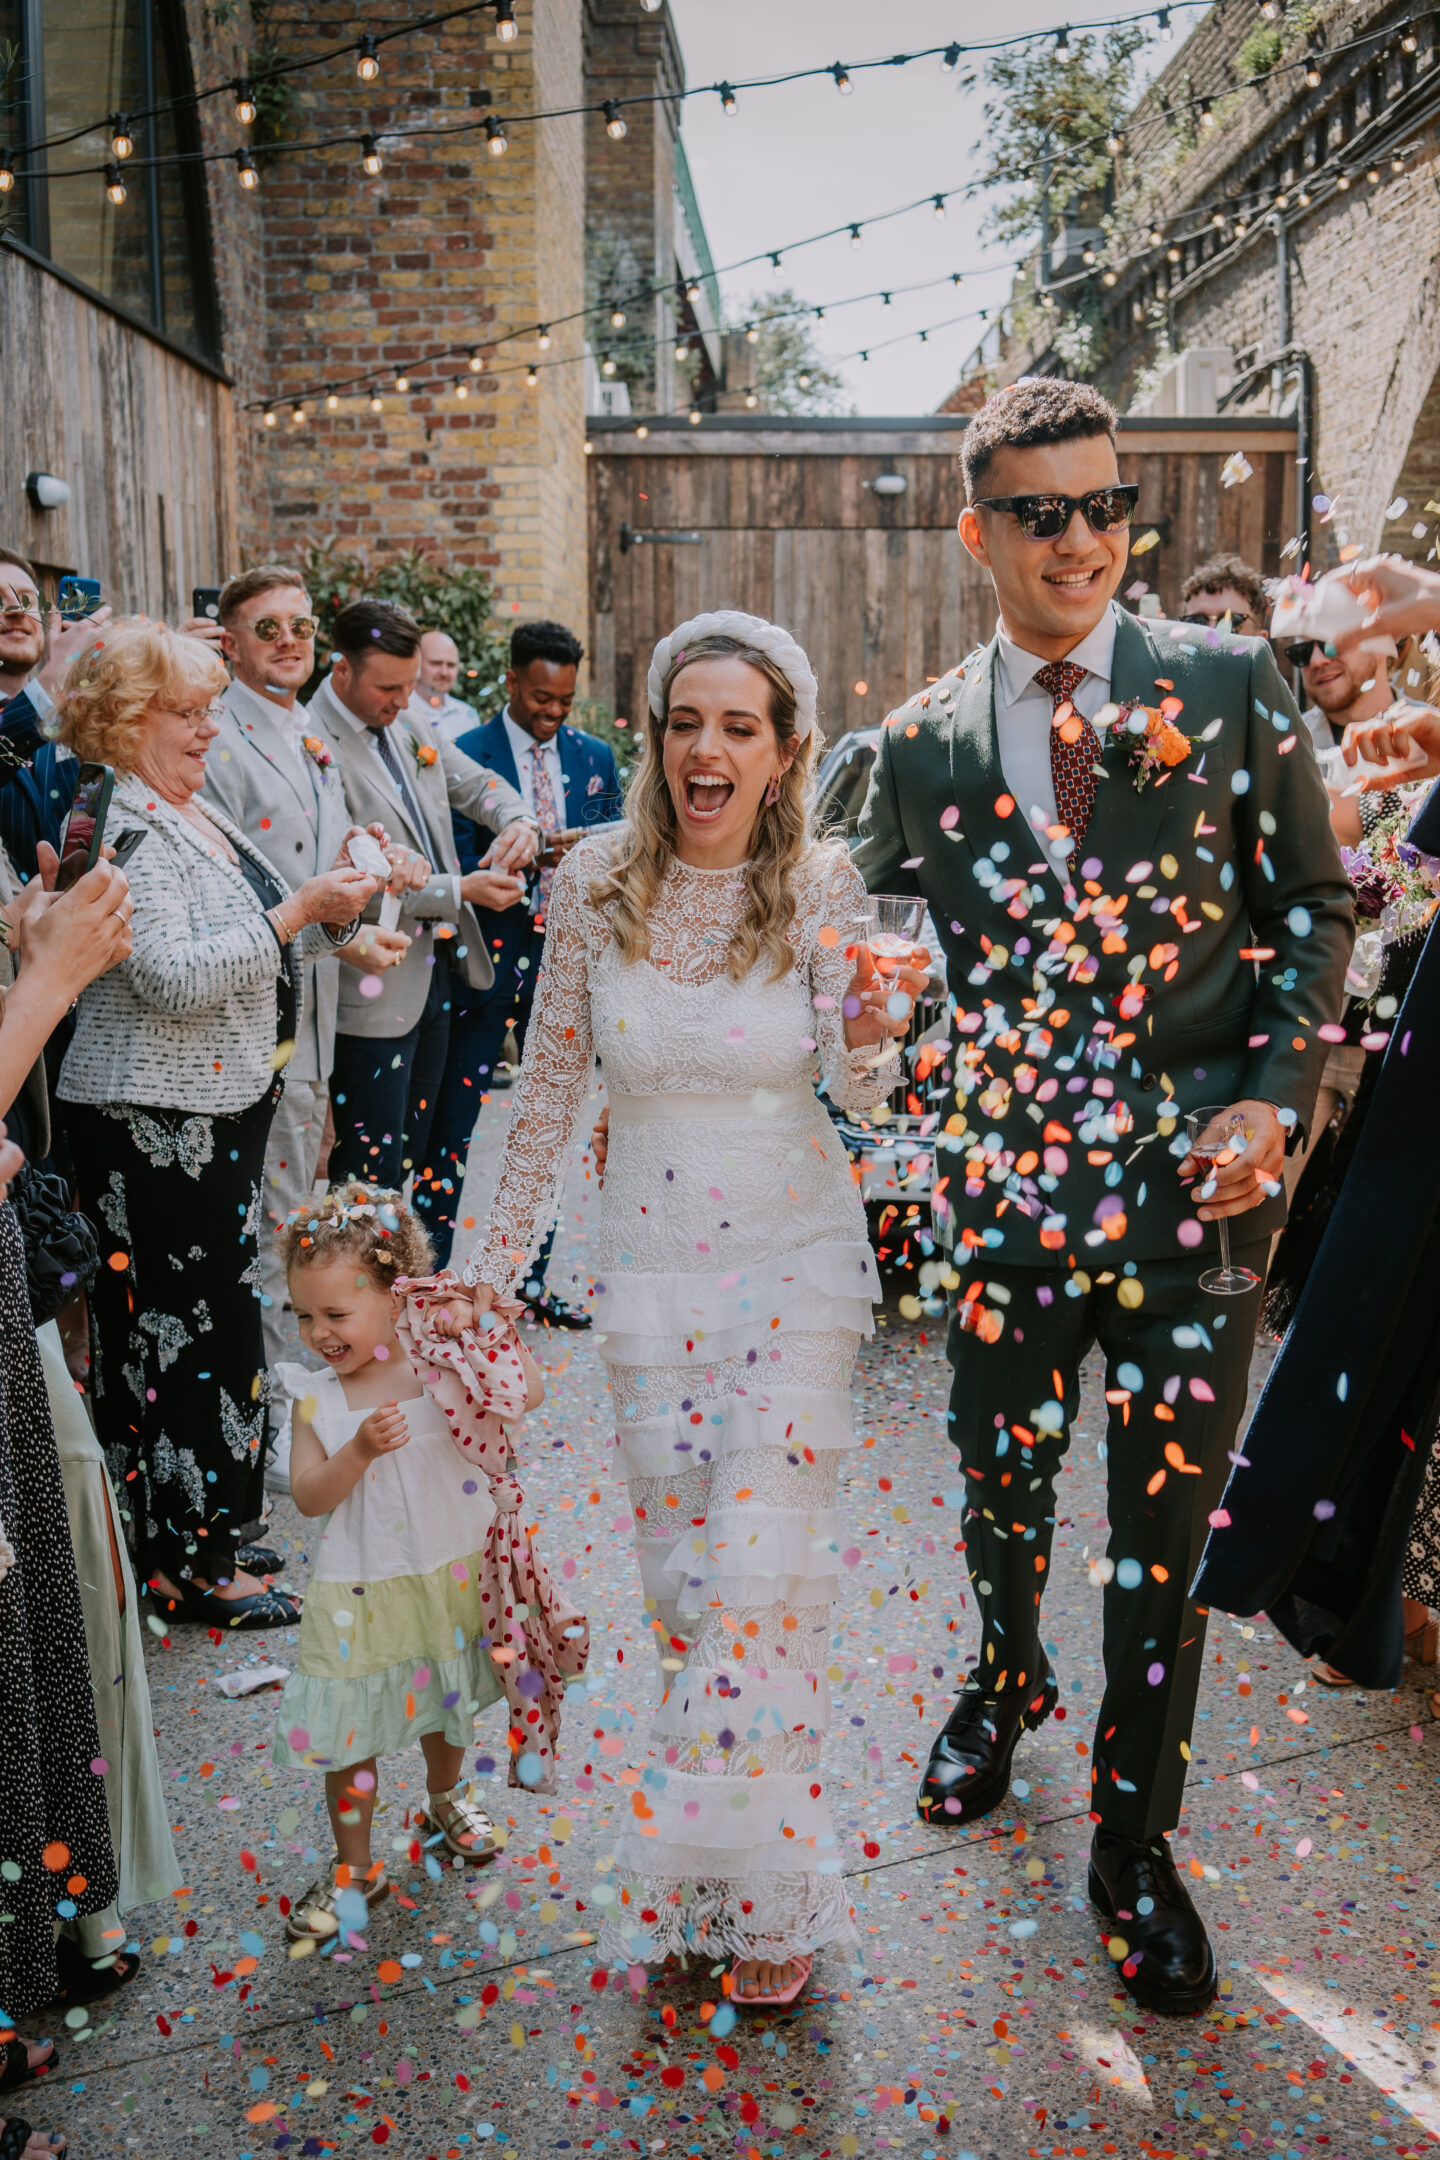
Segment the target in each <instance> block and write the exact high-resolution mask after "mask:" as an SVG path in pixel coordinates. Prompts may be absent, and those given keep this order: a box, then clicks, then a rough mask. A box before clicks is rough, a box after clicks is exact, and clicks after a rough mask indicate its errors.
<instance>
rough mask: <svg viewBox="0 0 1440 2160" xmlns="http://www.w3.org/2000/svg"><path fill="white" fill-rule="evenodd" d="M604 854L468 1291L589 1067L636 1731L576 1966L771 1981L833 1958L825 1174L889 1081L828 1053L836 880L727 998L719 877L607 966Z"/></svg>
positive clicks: (804, 890) (844, 1265)
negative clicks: (728, 1961)
mask: <svg viewBox="0 0 1440 2160" xmlns="http://www.w3.org/2000/svg"><path fill="white" fill-rule="evenodd" d="M613 845H614V842H613V840H611V839H609V838H607V837H604V836H598V835H597V836H596V838H595V839H593V840H590V841H586V842H582V843H581V845H580V846H579V847H577V848H576V849H575V850H574V851H573V852H572V853H571V854H570V855H568V856H567V857H566V859H565V861H564V863H563V864H562V866H561V868H560V870H559V871H558V873H557V875H556V879H555V886H554V892H553V895H552V900H551V908H550V916H549V924H548V932H547V937H546V946H545V960H544V972H543V974H542V976H541V980H540V987H539V994H538V997H537V1001H536V1006H535V1014H534V1018H533V1020H532V1022H531V1028H530V1034H529V1039H528V1041H527V1044H526V1055H525V1069H524V1074H523V1077H522V1079H521V1083H520V1086H519V1089H518V1091H517V1094H516V1100H515V1106H514V1111H513V1115H512V1121H511V1126H510V1133H509V1138H508V1142H507V1147H506V1157H505V1168H504V1171H503V1174H502V1177H501V1180H500V1185H499V1188H498V1190H497V1193H496V1197H495V1201H494V1205H493V1207H492V1209H491V1213H490V1218H489V1221H488V1223H487V1224H486V1227H485V1231H484V1233H483V1235H482V1237H481V1239H480V1241H479V1243H478V1244H477V1246H476V1249H475V1251H474V1253H473V1254H472V1256H471V1259H470V1261H469V1263H468V1265H467V1268H466V1271H465V1272H466V1276H467V1279H468V1280H470V1281H477V1280H480V1281H485V1282H488V1283H492V1284H493V1285H494V1286H495V1287H496V1288H497V1289H502V1290H503V1289H508V1288H509V1287H510V1286H511V1285H512V1284H513V1283H514V1282H515V1281H516V1280H517V1279H519V1278H520V1276H521V1275H522V1272H523V1269H524V1266H525V1263H526V1259H527V1256H528V1254H529V1253H530V1252H531V1251H532V1250H533V1248H534V1245H535V1243H536V1242H537V1240H538V1237H539V1235H540V1234H541V1233H542V1232H543V1231H544V1230H545V1229H546V1228H547V1227H548V1226H549V1224H550V1222H551V1221H552V1220H553V1217H554V1211H555V1206H556V1198H557V1193H558V1188H559V1185H560V1183H561V1181H562V1180H563V1178H564V1176H565V1173H566V1169H567V1166H568V1161H569V1155H570V1143H571V1135H572V1132H573V1130H574V1125H575V1120H576V1117H577V1115H578V1113H579V1111H580V1108H581V1106H582V1104H583V1102H584V1099H585V1094H586V1090H587V1087H588V1085H589V1078H590V1071H591V1065H592V1061H593V1059H594V1057H595V1055H596V1054H597V1053H598V1054H599V1056H600V1058H601V1061H602V1065H603V1069H604V1076H605V1082H606V1087H607V1091H608V1096H609V1104H610V1115H611V1125H610V1141H609V1155H608V1159H607V1162H606V1172H605V1185H604V1191H603V1195H602V1203H601V1217H600V1224H599V1229H598V1233H597V1238H598V1243H597V1253H596V1265H597V1280H596V1283H595V1299H596V1330H597V1333H596V1340H597V1343H598V1345H599V1348H600V1352H601V1355H602V1357H603V1358H604V1360H605V1363H606V1365H607V1367H608V1371H609V1381H610V1393H611V1401H612V1404H613V1407H614V1412H615V1419H616V1424H617V1427H618V1431H617V1437H616V1442H615V1446H616V1454H617V1470H618V1474H619V1475H620V1476H621V1477H622V1478H623V1479H624V1480H625V1482H626V1485H627V1487H628V1492H629V1499H630V1505H631V1508H632V1511H633V1514H634V1526H635V1544H636V1556H637V1559H638V1561H639V1567H640V1577H641V1584H642V1588H643V1592H644V1598H645V1611H646V1616H647V1623H648V1626H649V1628H650V1630H651V1632H652V1634H653V1637H654V1641H655V1648H656V1652H657V1655H658V1659H659V1663H660V1683H661V1689H662V1701H661V1704H660V1708H659V1711H658V1714H657V1716H656V1719H655V1722H654V1725H653V1727H652V1731H651V1748H650V1752H649V1756H648V1759H647V1760H646V1761H645V1762H643V1763H642V1764H640V1765H638V1766H637V1767H638V1768H639V1769H640V1771H641V1773H642V1774H641V1779H640V1781H639V1782H638V1783H636V1784H634V1785H633V1786H632V1787H631V1788H630V1805H631V1808H632V1817H631V1820H630V1822H629V1824H628V1826H627V1831H626V1834H625V1835H624V1836H623V1837H622V1838H621V1840H620V1843H619V1846H618V1848H617V1856H616V1857H617V1863H618V1897H617V1901H616V1902H615V1903H614V1904H613V1905H612V1906H611V1907H610V1908H609V1912H608V1916H607V1921H606V1924H605V1927H604V1930H603V1932H602V1936H601V1952H602V1955H604V1956H607V1957H609V1958H611V1959H612V1960H614V1961H617V1962H625V1963H658V1962H660V1961H661V1960H663V1959H664V1958H665V1957H666V1956H667V1955H670V1954H675V1953H680V1952H687V1951H688V1952H691V1953H698V1954H701V1955H705V1956H714V1955H716V1954H720V1955H725V1954H730V1955H734V1956H737V1957H741V1958H774V1959H784V1958H787V1957H790V1956H794V1955H800V1954H803V1953H805V1952H807V1951H813V1950H815V1949H818V1948H819V1947H820V1946H821V1945H822V1944H824V1943H827V1942H835V1941H847V1940H849V1939H850V1937H851V1934H852V1921H851V1917H850V1906H849V1899H848V1896H847V1894H846V1890H845V1885H844V1880H843V1864H842V1858H841V1853H840V1848H839V1844H838V1842H837V1839H836V1835H835V1831H834V1828H833V1826H832V1823H831V1818H830V1810H829V1806H828V1803H827V1801H826V1798H825V1782H824V1771H823V1768H822V1764H821V1754H822V1748H823V1743H824V1738H825V1734H826V1732H827V1731H828V1729H829V1722H830V1701H829V1682H828V1680H827V1677H826V1668H827V1667H828V1666H830V1664H831V1662H832V1658H831V1650H830V1632H831V1625H832V1622H831V1606H832V1601H833V1599H834V1596H835V1594H836V1589H837V1577H838V1574H839V1566H840V1563H839V1557H838V1555H839V1547H840V1542H841V1537H840V1523H839V1519H838V1516H837V1513H836V1504H835V1503H836V1476H837V1466H838V1458H839V1454H840V1452H841V1451H842V1450H843V1449H846V1448H849V1447H852V1446H853V1445H854V1444H855V1436H854V1430H853V1425H852V1418H851V1404H850V1382H851V1376H852V1371H853V1367H854V1362H855V1353H856V1349H857V1347H858V1345H859V1342H860V1339H861V1336H862V1335H867V1334H869V1333H870V1332H871V1329H872V1326H873V1315H872V1303H873V1301H874V1300H875V1299H876V1298H877V1297H878V1296H879V1284H878V1277H877V1271H876V1265H875V1260H874V1256H873V1254H872V1253H871V1251H870V1247H869V1243H868V1240H867V1236H866V1228H865V1217H864V1210H863V1208H862V1205H861V1202H860V1198H859V1195H858V1193H857V1192H856V1189H855V1186H854V1184H853V1182H852V1179H851V1175H850V1165H849V1162H848V1160H847V1158H846V1152H845V1147H844V1144H843V1141H842V1140H841V1138H840V1136H839V1134H838V1133H837V1132H836V1130H835V1127H834V1126H833V1125H832V1123H831V1122H830V1120H829V1118H828V1117H827V1116H826V1114H825V1111H824V1109H823V1107H822V1106H821V1104H820V1103H819V1102H818V1101H817V1100H816V1095H815V1084H814V1076H815V1066H816V1053H817V1048H818V1051H819V1053H820V1062H821V1063H822V1065H823V1068H824V1071H825V1075H826V1078H827V1081H828V1084H829V1088H830V1092H831V1095H832V1097H833V1098H834V1099H835V1100H836V1101H837V1102H838V1103H839V1105H840V1106H841V1107H843V1108H844V1109H846V1110H847V1111H850V1112H852V1113H856V1114H858V1113H861V1112H863V1111H865V1110H867V1109H869V1108H871V1107H873V1106H874V1105H875V1104H876V1103H877V1102H878V1101H879V1100H880V1098H881V1097H882V1096H883V1094H884V1093H885V1092H886V1091H887V1089H888V1086H889V1084H890V1081H891V1079H892V1077H893V1073H894V1065H893V1062H891V1061H890V1059H889V1057H888V1055H887V1058H886V1061H885V1062H884V1063H883V1064H881V1065H879V1066H877V1063H876V1062H875V1053H874V1052H873V1051H871V1052H854V1053H852V1052H850V1051H848V1050H847V1049H846V1047H845V1043H844V1037H843V1032H842V1017H841V1012H840V1003H841V999H842V997H843V994H844V990H845V986H846V984H847V982H848V980H849V977H850V972H851V965H850V962H849V961H848V960H847V959H846V957H845V948H846V944H847V942H853V940H854V938H855V936H856V934H857V924H858V921H859V918H860V915H861V910H862V908H863V906H864V891H863V888H862V886H861V884H860V880H859V878H858V876H857V875H856V873H855V871H854V869H853V868H852V866H851V864H850V861H849V858H848V856H845V855H844V854H843V853H840V852H839V851H832V850H829V849H819V848H817V849H815V850H814V851H813V852H812V855H811V857H810V859H809V863H808V866H807V867H806V868H805V869H804V870H803V871H801V872H798V873H796V880H795V887H796V903H797V905H796V913H795V919H794V922H793V924H792V926H791V930H790V933H789V943H790V946H791V949H792V951H793V953H794V956H795V964H794V966H793V967H792V968H791V969H790V971H789V972H788V973H787V974H786V975H784V976H783V977H782V978H781V979H780V980H779V981H778V982H775V981H771V980H769V979H768V978H769V968H768V964H767V963H766V962H764V961H762V962H761V964H760V965H759V966H758V967H757V968H755V969H754V970H753V971H752V972H751V973H750V974H749V975H747V976H746V978H745V979H744V980H743V981H742V982H738V983H737V982H735V981H733V980H732V979H731V977H730V976H729V975H728V974H727V972H726V958H727V954H728V950H729V945H730V940H731V937H732V934H733V932H734V930H735V928H736V926H737V924H738V923H739V921H740V920H741V918H742V916H743V914H744V911H745V907H746V904H747V903H746V889H745V884H744V878H743V874H742V873H741V872H739V871H703V870H695V869H690V868H687V867H686V866H684V865H682V864H679V863H675V864H672V866H671V869H670V871H669V873H668V875H667V877H666V879H665V883H664V885H663V888H662V890H661V892H660V894H659V897H658V899H657V901H656V904H655V906H654V907H653V909H652V910H651V913H650V916H649V919H648V928H649V933H650V941H651V951H650V955H649V957H648V958H647V959H644V960H641V961H637V962H635V963H626V962H625V961H623V960H622V959H621V957H620V955H619V952H618V951H617V949H616V947H615V945H614V943H613V942H612V939H611V934H610V925H609V922H608V920H607V917H606V915H605V914H604V913H603V912H602V911H601V910H599V909H597V908H596V907H595V906H594V905H593V904H592V902H591V901H590V899H589V888H590V885H591V883H592V881H593V879H594V878H595V877H596V875H597V873H598V872H599V871H600V870H601V868H602V867H603V866H604V864H605V862H606V861H607V859H608V856H609V851H610V849H611V848H612V847H613Z"/></svg>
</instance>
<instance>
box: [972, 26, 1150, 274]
mask: <svg viewBox="0 0 1440 2160" xmlns="http://www.w3.org/2000/svg"><path fill="white" fill-rule="evenodd" d="M1145 35H1146V34H1145V31H1144V30H1143V29H1141V28H1140V27H1139V26H1138V25H1136V24H1133V23H1132V24H1127V25H1124V26H1122V27H1120V28H1118V29H1114V30H1107V31H1106V33H1105V35H1104V37H1103V38H1099V37H1097V36H1096V35H1095V34H1094V33H1093V32H1085V31H1077V32H1072V33H1071V39H1070V54H1069V57H1068V58H1063V57H1061V56H1060V55H1059V54H1057V52H1056V51H1055V48H1054V47H1053V46H1052V45H1048V44H1047V45H1029V46H1025V47H1022V48H1020V49H1019V50H1017V51H1014V52H1004V53H996V54H995V55H994V57H993V58H992V59H991V60H990V61H989V62H988V63H987V65H986V69H985V81H986V85H987V87H988V88H989V90H990V91H991V93H992V96H991V98H990V101H989V102H988V103H987V105H986V107H985V119H986V123H987V125H986V131H985V137H984V141H985V149H986V162H985V165H984V168H983V170H982V172H981V174H980V177H979V180H978V181H977V182H976V185H977V186H978V187H1005V188H1006V189H1007V190H1008V191H1009V192H1008V193H1007V195H1006V198H1005V200H1004V201H1003V202H1002V203H1001V204H1000V205H999V207H998V208H997V209H995V210H992V212H991V213H990V217H989V220H988V225H989V228H990V230H991V231H993V232H994V233H995V234H996V236H997V237H998V238H1000V239H1002V240H1012V241H1021V242H1024V241H1027V240H1031V239H1033V238H1034V236H1035V234H1036V233H1037V232H1038V231H1039V227H1040V207H1041V192H1042V186H1043V180H1044V170H1045V164H1046V163H1047V162H1048V164H1049V171H1050V216H1051V220H1052V222H1055V223H1058V222H1060V221H1061V220H1063V218H1064V216H1065V213H1066V211H1067V209H1068V208H1069V207H1070V205H1071V204H1072V203H1076V202H1078V201H1079V200H1080V199H1081V198H1082V197H1083V196H1086V195H1100V194H1103V192H1104V190H1105V188H1106V186H1107V184H1108V182H1109V180H1110V177H1111V161H1110V156H1109V153H1108V152H1107V151H1106V148H1105V137H1106V135H1107V133H1108V132H1109V130H1110V129H1112V128H1118V127H1120V126H1121V125H1122V124H1123V122H1124V119H1125V116H1126V114H1127V112H1128V111H1129V108H1130V104H1131V101H1132V98H1133V95H1134V87H1135V55H1136V53H1137V52H1138V51H1139V50H1140V48H1141V46H1142V45H1143V44H1144V43H1145Z"/></svg>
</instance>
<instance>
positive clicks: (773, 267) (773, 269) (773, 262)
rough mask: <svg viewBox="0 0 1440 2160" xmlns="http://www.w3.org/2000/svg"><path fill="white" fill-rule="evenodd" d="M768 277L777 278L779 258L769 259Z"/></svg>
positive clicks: (775, 256) (773, 256) (776, 256)
mask: <svg viewBox="0 0 1440 2160" xmlns="http://www.w3.org/2000/svg"><path fill="white" fill-rule="evenodd" d="M770 275H771V277H779V275H780V257H779V256H778V255H772V256H771V257H770Z"/></svg>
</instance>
